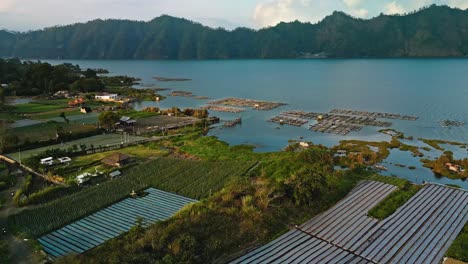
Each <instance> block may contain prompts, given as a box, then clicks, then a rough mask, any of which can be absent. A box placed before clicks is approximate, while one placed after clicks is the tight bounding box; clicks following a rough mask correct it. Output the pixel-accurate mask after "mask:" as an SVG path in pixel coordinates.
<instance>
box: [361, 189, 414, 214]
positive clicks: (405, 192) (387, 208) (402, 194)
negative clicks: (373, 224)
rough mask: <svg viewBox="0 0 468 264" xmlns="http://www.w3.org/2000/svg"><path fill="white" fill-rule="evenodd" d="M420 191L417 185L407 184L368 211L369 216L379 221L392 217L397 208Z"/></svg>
mask: <svg viewBox="0 0 468 264" xmlns="http://www.w3.org/2000/svg"><path fill="white" fill-rule="evenodd" d="M420 189H421V187H420V186H418V185H413V184H411V183H409V182H407V183H406V184H405V185H403V186H402V187H400V188H399V189H398V190H396V191H394V192H393V193H391V194H390V195H389V196H387V197H386V198H385V199H384V200H383V201H381V202H380V203H379V204H377V205H376V206H375V207H374V208H372V209H371V210H370V211H369V215H370V216H372V217H374V218H377V219H379V220H382V219H385V218H387V217H389V216H390V215H392V214H393V213H394V212H395V211H396V210H397V209H398V208H400V207H401V206H402V205H403V204H405V203H406V202H407V201H408V200H409V199H410V198H411V197H413V195H415V194H416V193H417V192H418V191H419V190H420Z"/></svg>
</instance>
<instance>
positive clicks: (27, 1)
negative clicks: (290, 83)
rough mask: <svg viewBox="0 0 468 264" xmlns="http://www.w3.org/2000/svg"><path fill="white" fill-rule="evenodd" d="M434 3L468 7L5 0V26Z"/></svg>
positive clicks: (378, 0)
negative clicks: (98, 19) (165, 15)
mask: <svg viewBox="0 0 468 264" xmlns="http://www.w3.org/2000/svg"><path fill="white" fill-rule="evenodd" d="M433 3H435V4H446V5H449V6H452V7H458V8H461V9H468V0H0V28H6V29H11V30H19V31H25V30H30V29H39V28H43V27H47V26H54V25H65V24H71V23H74V22H84V21H88V20H92V19H96V18H102V19H106V18H123V19H132V20H151V19H152V18H154V17H157V16H160V15H162V14H168V15H172V16H177V17H185V18H188V19H191V20H194V21H198V22H200V23H202V24H205V25H208V26H212V27H225V28H228V29H232V28H235V27H239V26H246V27H251V28H261V27H266V26H271V25H275V24H277V23H278V22H281V21H286V22H287V21H292V20H295V19H298V20H300V21H308V22H313V23H315V22H317V21H320V20H321V19H323V18H324V17H325V16H326V15H329V14H331V13H332V12H333V11H334V10H340V11H344V12H346V13H348V14H351V15H353V16H356V17H362V18H371V17H374V16H377V15H378V14H380V13H386V14H395V13H404V12H408V11H412V10H415V9H418V8H420V7H422V6H426V5H430V4H433Z"/></svg>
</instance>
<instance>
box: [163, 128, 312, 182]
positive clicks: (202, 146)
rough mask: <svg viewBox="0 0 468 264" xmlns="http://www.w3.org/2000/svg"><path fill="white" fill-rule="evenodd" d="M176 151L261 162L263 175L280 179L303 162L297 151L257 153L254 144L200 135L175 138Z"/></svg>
mask: <svg viewBox="0 0 468 264" xmlns="http://www.w3.org/2000/svg"><path fill="white" fill-rule="evenodd" d="M170 146H171V147H174V146H175V148H176V151H178V152H182V153H184V154H188V155H191V156H196V157H198V158H201V159H204V160H211V161H214V160H238V161H244V162H249V161H252V160H257V161H259V162H260V165H259V166H258V169H259V170H260V173H261V174H262V175H267V176H268V177H271V178H274V179H277V180H280V179H284V178H286V177H288V176H290V175H291V173H292V172H294V171H297V170H298V169H299V168H300V167H301V166H303V164H302V163H301V162H298V160H297V153H296V152H286V151H283V152H270V153H255V152H253V148H254V147H252V146H249V145H238V146H229V145H228V144H227V143H225V142H223V141H220V140H218V139H217V138H215V137H200V138H196V139H192V138H190V136H188V137H187V136H185V137H180V138H178V139H175V140H174V141H173V142H171V144H170Z"/></svg>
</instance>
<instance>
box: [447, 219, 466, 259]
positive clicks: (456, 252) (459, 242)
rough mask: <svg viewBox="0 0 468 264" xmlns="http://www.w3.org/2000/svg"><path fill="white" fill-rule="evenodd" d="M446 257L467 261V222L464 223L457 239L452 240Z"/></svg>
mask: <svg viewBox="0 0 468 264" xmlns="http://www.w3.org/2000/svg"><path fill="white" fill-rule="evenodd" d="M447 257H449V258H454V259H457V260H460V261H464V262H468V223H466V224H465V226H464V227H463V230H462V231H461V232H460V234H459V235H458V237H457V239H455V241H453V243H452V245H451V246H450V248H449V250H448V251H447Z"/></svg>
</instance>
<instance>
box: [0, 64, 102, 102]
mask: <svg viewBox="0 0 468 264" xmlns="http://www.w3.org/2000/svg"><path fill="white" fill-rule="evenodd" d="M0 83H2V84H8V86H7V87H2V94H3V95H18V96H25V95H39V94H53V93H55V92H57V91H60V90H73V91H76V92H90V91H101V90H103V88H104V85H103V83H102V82H101V81H99V79H98V78H97V76H96V72H95V71H93V70H90V69H88V70H87V71H84V72H83V71H82V70H81V69H80V67H79V66H78V65H72V64H69V63H66V64H61V65H55V66H52V65H50V64H49V63H43V62H21V61H20V60H19V59H0Z"/></svg>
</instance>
